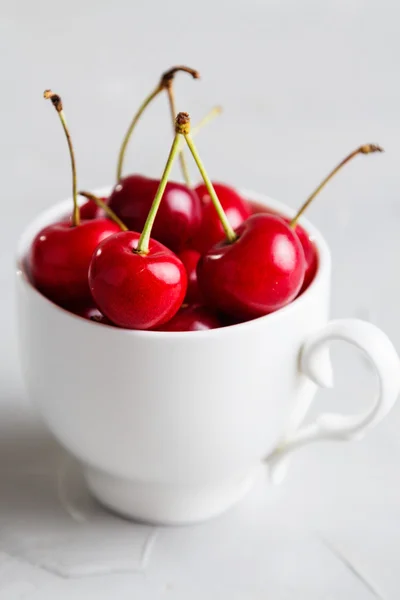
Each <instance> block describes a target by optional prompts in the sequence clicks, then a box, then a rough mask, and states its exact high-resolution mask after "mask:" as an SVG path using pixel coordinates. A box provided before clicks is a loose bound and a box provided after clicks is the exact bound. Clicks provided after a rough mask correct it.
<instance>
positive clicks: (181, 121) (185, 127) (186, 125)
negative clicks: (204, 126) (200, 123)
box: [175, 112, 190, 135]
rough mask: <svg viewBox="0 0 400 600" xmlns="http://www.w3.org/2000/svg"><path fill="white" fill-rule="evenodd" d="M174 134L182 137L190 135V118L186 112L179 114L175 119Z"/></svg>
mask: <svg viewBox="0 0 400 600" xmlns="http://www.w3.org/2000/svg"><path fill="white" fill-rule="evenodd" d="M175 132H176V133H181V134H182V135H188V134H189V133H190V117H189V113H187V112H180V113H178V116H177V117H176V119H175Z"/></svg>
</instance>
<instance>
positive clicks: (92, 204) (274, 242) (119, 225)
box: [26, 67, 382, 331]
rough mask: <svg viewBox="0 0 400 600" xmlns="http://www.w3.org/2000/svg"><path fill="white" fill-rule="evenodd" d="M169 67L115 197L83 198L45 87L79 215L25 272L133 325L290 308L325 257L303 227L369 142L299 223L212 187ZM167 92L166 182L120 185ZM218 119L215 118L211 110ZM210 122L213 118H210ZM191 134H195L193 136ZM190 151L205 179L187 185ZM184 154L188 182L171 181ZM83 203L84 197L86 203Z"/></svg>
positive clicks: (225, 320)
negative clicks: (170, 132)
mask: <svg viewBox="0 0 400 600" xmlns="http://www.w3.org/2000/svg"><path fill="white" fill-rule="evenodd" d="M178 71H186V72H188V73H190V74H191V75H192V76H193V77H194V78H198V73H197V72H196V71H194V70H192V69H189V68H188V67H174V68H173V69H170V70H169V71H167V72H166V73H164V75H163V76H162V77H161V79H160V82H159V83H158V85H157V86H156V88H155V90H154V91H153V92H152V93H151V94H150V95H149V96H148V97H147V98H146V99H145V101H144V102H143V104H142V105H141V107H140V108H139V110H138V112H137V113H136V115H135V116H134V118H133V120H132V123H131V125H130V127H129V129H128V131H127V134H126V136H125V139H124V141H123V144H122V148H121V151H120V155H119V161H118V169H117V183H116V185H115V187H114V189H113V190H112V192H111V194H110V196H109V198H97V197H96V196H94V195H93V194H91V193H88V192H79V193H78V189H77V177H76V167H75V157H74V150H73V146H72V142H71V138H70V135H69V130H68V127H67V125H66V121H65V116H64V112H63V106H62V101H61V98H60V97H59V96H58V95H57V94H54V93H53V92H51V91H50V90H47V91H46V92H45V94H44V95H45V98H47V99H50V100H51V102H52V103H53V105H54V107H55V109H56V111H57V113H58V115H59V117H60V120H61V123H62V126H63V129H64V132H65V134H66V137H67V142H68V147H69V151H70V156H71V164H72V180H73V202H74V205H73V212H72V216H66V217H65V218H63V219H62V220H60V221H59V222H57V223H52V224H50V225H48V226H46V227H45V228H44V229H42V230H41V231H40V232H39V233H38V234H37V235H36V237H35V238H34V240H33V242H32V245H31V248H30V251H29V254H28V256H27V262H26V264H27V272H28V275H29V277H30V279H31V281H32V283H33V284H34V285H35V287H36V288H37V289H38V290H39V291H40V292H41V293H42V294H43V295H44V296H46V297H47V298H49V299H50V300H52V301H53V302H55V303H56V304H58V305H59V306H62V307H63V308H65V309H67V310H69V311H71V312H73V313H75V314H77V315H80V316H81V317H83V318H86V319H90V320H92V321H97V322H99V323H104V324H107V325H113V326H117V327H122V328H126V329H151V330H157V331H198V330H204V329H214V328H218V327H223V326H226V325H232V324H235V323H240V322H243V321H247V320H249V319H254V318H257V317H261V316H263V315H266V314H269V313H271V312H274V311H276V310H279V309H280V308H282V307H284V306H286V305H287V304H289V303H290V302H292V301H293V300H294V299H295V298H296V297H297V296H299V294H301V293H303V292H304V290H305V289H306V288H307V287H308V285H309V284H310V282H311V281H312V279H313V277H314V275H315V273H316V270H317V263H318V257H317V252H316V248H315V246H314V244H313V241H312V239H311V238H310V237H309V235H308V234H307V232H306V231H305V230H304V229H303V228H302V227H300V225H298V219H299V217H300V216H301V215H302V214H303V212H304V210H305V209H306V208H307V207H308V205H309V204H310V202H311V201H312V200H313V199H314V198H315V196H316V195H317V194H318V193H319V191H320V190H321V189H322V188H323V187H324V186H325V184H326V183H327V182H328V181H329V180H330V179H331V177H333V175H334V174H335V173H336V172H337V171H339V169H341V167H342V166H343V165H345V164H346V163H347V162H349V161H350V160H351V159H352V158H353V157H355V156H356V155H358V154H369V153H371V152H376V151H381V150H382V149H381V148H380V147H379V146H377V145H374V144H366V145H363V146H360V147H359V148H357V149H356V150H354V151H353V152H352V153H350V154H349V155H348V156H347V157H346V158H345V159H344V160H343V161H342V162H341V163H339V165H337V166H336V167H335V169H333V171H331V173H330V174H329V175H328V176H327V177H326V178H325V179H324V180H323V181H322V183H321V184H320V185H319V186H318V187H317V188H316V190H315V191H314V192H313V193H312V194H311V195H310V196H309V198H308V199H307V200H306V202H305V203H304V204H303V206H302V207H301V208H300V210H299V211H298V213H297V214H296V216H295V217H294V218H293V219H291V220H290V219H287V218H286V217H283V216H280V215H278V214H276V213H275V212H273V211H272V210H268V208H265V207H259V206H256V205H254V204H252V203H251V202H249V201H247V200H246V199H245V198H244V197H242V195H241V194H239V193H238V192H237V191H236V190H234V189H233V188H231V187H229V186H227V185H225V184H223V183H212V182H211V181H210V179H209V178H208V175H207V173H206V171H205V168H204V165H203V163H202V161H201V159H200V157H199V155H198V152H197V149H196V146H195V144H194V141H193V135H192V134H191V133H190V118H189V115H188V114H187V113H179V114H178V115H177V116H176V109H175V99H174V93H173V79H174V75H175V74H176V72H178ZM163 90H165V91H166V92H167V94H168V98H169V101H170V107H171V113H172V115H173V117H174V131H175V136H174V140H173V143H172V146H171V150H170V153H169V156H168V160H167V163H166V166H165V169H164V172H163V175H162V177H161V179H159V180H158V179H150V178H148V177H144V176H142V175H137V174H134V175H128V176H125V177H122V175H121V174H122V166H123V161H124V156H125V150H126V147H127V144H128V141H129V139H130V137H131V134H132V131H133V130H134V127H135V125H136V123H137V122H138V120H139V118H140V117H141V115H142V113H143V112H144V110H145V108H146V107H147V106H148V104H149V103H150V102H151V101H152V100H153V99H154V98H155V97H156V96H157V95H158V94H159V93H161V92H162V91H163ZM216 112H218V111H217V110H214V111H213V113H211V116H213V114H214V113H216ZM205 120H209V118H208V117H207V118H206V119H205ZM193 133H194V132H193ZM185 145H186V146H187V147H188V149H189V151H190V153H191V155H192V157H193V159H194V161H195V163H196V165H197V167H198V170H199V172H200V175H201V177H202V183H200V184H199V185H196V186H195V187H192V185H191V182H190V180H189V176H188V169H187V165H186V159H185V156H184V154H183V148H184V146H185ZM177 157H179V160H180V163H181V167H182V172H183V176H184V180H185V183H184V184H183V183H176V182H172V181H168V179H169V175H170V172H171V168H172V166H173V163H174V160H175V158H177ZM78 195H82V196H85V197H86V198H87V201H86V203H85V204H83V205H81V206H79V204H78Z"/></svg>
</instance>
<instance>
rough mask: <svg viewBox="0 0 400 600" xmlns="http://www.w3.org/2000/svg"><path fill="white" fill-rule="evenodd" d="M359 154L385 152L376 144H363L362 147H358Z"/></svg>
mask: <svg viewBox="0 0 400 600" xmlns="http://www.w3.org/2000/svg"><path fill="white" fill-rule="evenodd" d="M359 152H361V154H371V152H385V151H384V149H383V148H381V147H380V146H378V145H377V144H364V146H360V150H359Z"/></svg>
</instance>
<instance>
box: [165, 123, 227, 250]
mask: <svg viewBox="0 0 400 600" xmlns="http://www.w3.org/2000/svg"><path fill="white" fill-rule="evenodd" d="M176 132H177V133H181V134H182V135H183V137H184V138H185V140H186V143H187V145H188V147H189V150H190V152H191V153H192V156H193V158H194V161H195V163H196V165H197V168H198V169H199V171H200V174H201V176H202V178H203V181H204V184H205V186H206V188H207V191H208V193H209V194H210V198H211V200H212V203H213V205H214V208H215V210H216V211H217V214H218V217H219V219H220V221H221V225H222V227H223V229H224V231H225V235H226V237H227V239H228V241H229V242H234V241H235V240H236V238H237V235H236V233H235V232H234V231H233V229H232V227H231V225H230V223H229V221H228V219H227V216H226V214H225V211H224V209H223V208H222V204H221V202H220V201H219V198H218V196H217V194H216V191H215V189H214V186H213V184H212V183H211V180H210V178H209V177H208V175H207V172H206V170H205V167H204V165H203V163H202V161H201V158H200V156H199V154H198V152H197V149H196V146H195V145H194V142H193V139H192V136H191V135H190V117H189V115H188V113H179V114H178V116H177V118H176Z"/></svg>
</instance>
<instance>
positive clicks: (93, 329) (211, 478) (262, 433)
mask: <svg viewBox="0 0 400 600" xmlns="http://www.w3.org/2000/svg"><path fill="white" fill-rule="evenodd" d="M107 191H108V190H99V194H101V195H103V194H104V193H107ZM246 196H247V197H248V198H250V199H252V200H254V201H256V202H261V203H264V204H266V205H267V206H269V207H271V208H272V209H275V210H277V211H279V212H280V213H282V214H284V215H287V216H290V215H291V214H292V211H291V210H290V209H289V208H287V207H286V206H284V205H282V204H280V203H279V202H276V201H274V200H271V199H269V198H266V197H264V196H260V195H258V194H254V193H249V192H246ZM69 208H70V201H67V202H64V203H62V204H60V205H58V206H56V207H54V208H52V209H50V210H47V211H46V212H44V213H43V214H42V215H41V216H39V217H38V218H37V219H36V220H35V221H34V222H33V223H32V224H31V226H30V227H28V229H27V230H26V231H25V233H24V234H23V236H22V238H21V241H20V245H19V251H18V267H17V289H18V293H17V298H18V321H19V341H20V354H21V361H22V367H23V373H24V378H25V382H26V385H27V389H28V393H29V396H30V397H31V399H32V400H33V401H34V403H35V404H36V405H37V406H38V407H39V410H40V412H41V414H42V416H43V418H44V420H45V422H46V423H47V425H48V427H49V429H50V430H51V432H52V433H53V434H54V435H55V437H56V438H57V439H58V440H59V441H60V442H61V444H62V445H63V446H64V447H65V448H67V449H68V450H69V451H70V452H71V454H73V455H74V456H75V457H77V458H78V459H79V460H80V462H81V463H82V465H83V469H84V473H85V477H86V480H87V483H88V486H89V488H90V490H91V491H92V493H93V494H94V496H95V497H97V498H98V500H99V501H100V502H101V503H102V504H104V505H105V506H107V507H109V508H111V509H112V510H114V511H116V512H118V513H120V514H123V515H125V516H128V517H132V518H136V519H139V520H145V521H149V522H153V523H163V524H177V523H190V522H195V521H201V520H203V519H207V518H209V517H211V516H213V515H216V514H218V513H221V512H223V511H224V510H225V509H227V508H228V507H230V506H231V505H232V504H234V503H235V502H236V501H237V500H238V499H239V498H241V497H242V496H243V495H244V493H245V492H246V491H247V490H248V489H249V488H250V487H251V483H252V481H253V479H254V475H255V473H256V471H257V470H258V469H259V468H260V464H262V463H263V462H264V463H265V462H267V463H268V464H269V466H270V467H271V468H272V467H273V468H274V472H275V474H278V475H282V464H283V463H282V459H284V458H285V457H286V455H287V454H288V453H290V452H291V451H293V450H294V449H296V448H298V447H299V446H302V445H304V444H307V443H309V442H313V441H317V440H324V439H328V440H349V439H354V438H359V437H361V436H362V435H363V434H364V433H365V432H366V431H367V430H368V429H370V428H371V427H373V426H374V425H376V424H377V423H378V422H379V421H380V420H381V419H382V418H383V417H384V416H385V415H386V414H387V413H388V411H389V410H390V409H391V408H392V406H393V405H394V403H395V401H396V398H397V396H398V393H399V389H400V368H399V367H400V364H399V358H398V356H397V354H396V351H395V349H394V347H393V345H392V343H391V342H390V341H389V339H388V338H387V336H386V335H385V334H384V333H383V332H382V331H380V330H379V329H377V328H376V327H375V326H374V325H372V324H370V323H366V322H363V321H359V320H356V319H344V320H337V321H331V322H328V311H329V296H330V270H331V267H330V254H329V249H328V247H327V244H326V242H325V241H324V239H323V237H322V236H321V234H320V233H319V232H318V231H317V230H316V229H315V228H314V227H313V226H312V225H310V224H309V223H308V222H307V221H303V225H305V227H306V228H307V230H308V231H309V232H310V234H311V235H312V236H313V238H314V240H315V244H316V247H317V249H318V255H319V266H318V272H317V274H316V276H315V279H314V281H313V282H312V283H311V285H310V287H309V288H308V289H307V290H306V291H305V293H303V294H302V295H301V296H300V297H299V298H298V299H296V300H295V301H294V302H292V303H291V304H290V305H288V306H286V307H285V308H283V309H281V310H279V311H277V312H275V313H273V314H270V315H267V316H265V317H262V318H259V319H256V320H253V321H250V322H247V323H242V324H240V325H234V326H230V327H225V328H221V329H214V330H210V331H200V332H176V333H175V332H174V333H170V332H149V331H128V330H122V329H118V328H114V327H108V326H106V325H101V324H98V323H95V322H90V321H87V320H85V319H83V318H80V317H77V316H74V315H73V314H71V313H69V312H67V311H65V310H63V309H62V308H59V307H58V306H56V305H55V304H53V303H52V302H50V301H49V300H47V299H46V298H44V297H43V296H42V295H41V294H40V293H39V292H37V291H36V290H35V289H34V288H33V287H32V285H31V284H30V283H29V281H28V279H27V277H26V275H25V273H24V268H23V257H24V256H25V255H26V252H27V249H28V248H29V244H30V242H31V240H32V238H33V237H34V235H35V234H36V233H37V232H38V231H39V230H40V229H41V228H42V227H43V226H45V225H47V224H48V223H50V222H52V221H55V220H57V219H58V218H59V217H60V216H61V215H64V214H66V213H67V212H68V210H69ZM331 340H342V341H345V342H349V343H350V344H353V345H355V346H357V347H358V348H359V349H360V350H362V351H363V352H364V353H365V354H366V355H367V357H368V358H369V359H370V361H371V362H372V364H373V366H374V367H375V371H376V374H377V376H378V384H379V385H378V395H377V398H376V399H375V400H374V401H373V403H372V404H371V406H370V408H368V410H366V411H365V413H363V414H360V415H356V416H344V415H322V416H320V417H319V419H318V420H317V421H316V422H315V423H313V424H311V425H307V426H305V427H301V422H302V420H303V419H304V416H305V413H306V412H307V410H308V407H309V405H310V402H311V400H312V398H313V396H314V393H315V391H316V389H317V386H318V385H319V386H330V385H331V384H332V374H331V364H330V359H329V349H328V346H329V342H330V341H331Z"/></svg>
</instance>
